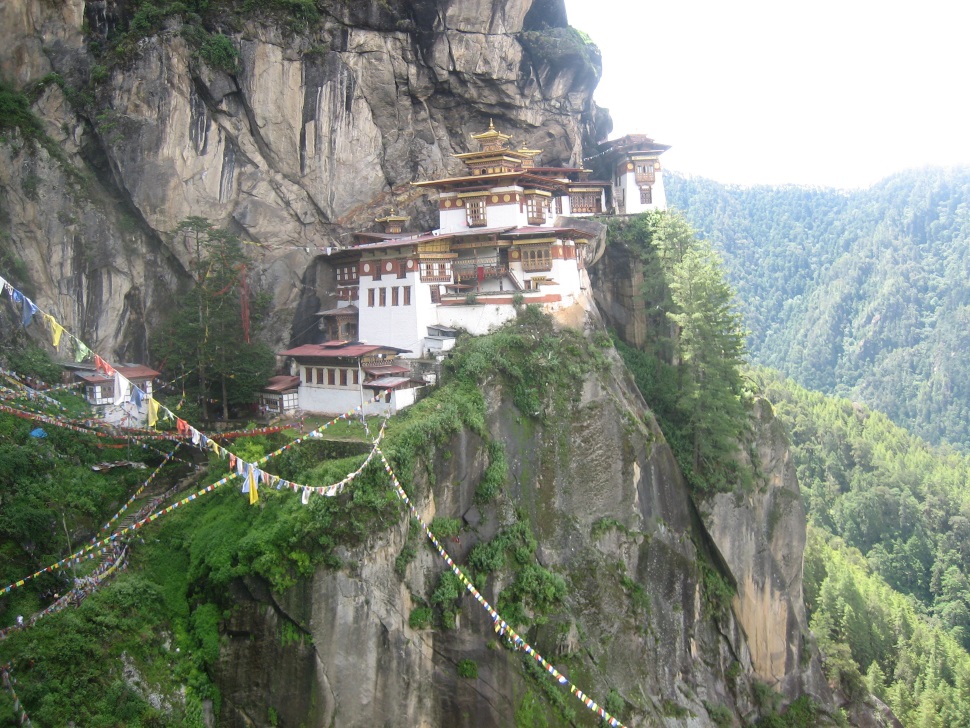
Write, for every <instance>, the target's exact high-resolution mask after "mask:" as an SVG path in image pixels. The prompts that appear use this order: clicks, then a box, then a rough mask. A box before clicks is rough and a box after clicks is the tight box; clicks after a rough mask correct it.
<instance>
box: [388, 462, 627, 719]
mask: <svg viewBox="0 0 970 728" xmlns="http://www.w3.org/2000/svg"><path fill="white" fill-rule="evenodd" d="M377 452H378V454H379V455H380V456H381V460H383V461H384V471H385V472H386V473H387V475H388V477H390V479H391V483H393V485H394V490H395V491H396V492H397V495H398V497H399V498H400V499H401V500H402V501H404V503H405V504H406V505H407V507H408V509H410V511H411V516H412V517H413V518H414V519H415V520H416V521H417V522H418V523H420V524H421V528H422V530H423V531H424V535H425V536H427V537H428V538H429V539H430V540H431V543H432V544H434V547H435V549H436V550H437V551H438V553H439V554H440V555H441V558H443V559H444V560H445V563H447V564H448V566H449V567H450V568H451V570H452V572H454V574H455V576H457V577H458V580H459V581H460V582H461V583H462V584H464V586H465V589H466V590H468V592H469V593H470V594H471V595H472V596H473V597H475V601H477V602H478V603H479V604H481V605H482V609H484V610H485V611H486V612H487V613H488V616H489V617H490V618H491V620H492V622H493V626H494V629H495V631H496V632H497V633H498V635H499V636H500V637H501V636H505V637H506V638H507V639H509V641H511V643H512V645H513V646H514V647H515V649H517V650H522V651H523V652H525V653H526V654H527V655H529V656H530V657H532V658H533V659H535V661H536V662H537V663H538V664H539V665H541V666H542V667H543V669H545V671H546V672H548V673H549V674H550V675H552V677H553V678H554V679H555V680H556V682H558V683H559V684H560V685H565V686H567V687H568V688H569V692H570V693H572V694H573V695H575V696H576V697H577V698H579V701H580V702H581V703H582V704H583V705H585V706H586V707H587V708H589V710H591V711H592V712H593V713H596V715H598V716H599V717H600V718H602V719H603V720H604V721H606V723H607V724H608V725H610V726H611V728H625V726H623V724H622V723H620V721H619V720H617V719H616V718H614V717H613V716H612V715H610V714H609V713H608V712H606V709H604V708H602V707H601V706H600V705H598V704H597V703H596V702H595V701H594V700H593V699H592V698H590V697H589V696H588V695H586V693H584V692H583V691H582V690H580V689H579V688H577V687H576V686H575V685H574V684H573V683H572V682H570V680H569V678H567V677H566V676H565V675H563V674H562V673H561V672H559V671H558V670H557V669H556V668H555V667H554V666H553V665H552V664H551V663H549V662H547V661H546V660H545V658H543V657H542V655H540V654H539V653H538V652H536V650H535V649H534V648H533V647H532V645H530V644H529V643H528V642H526V641H525V640H523V639H522V638H521V637H520V636H519V635H518V634H517V633H516V631H515V630H514V629H512V627H511V626H510V625H509V624H508V623H507V622H506V621H505V620H504V619H502V615H500V614H499V613H498V612H496V611H495V609H494V608H493V607H492V605H491V604H489V603H488V601H486V599H485V597H483V596H482V594H481V592H479V591H478V589H476V588H475V585H474V584H472V582H471V580H470V579H469V578H468V577H467V576H465V573H464V572H463V571H462V570H461V568H460V567H459V566H458V565H457V564H456V563H455V562H454V561H453V560H452V558H451V556H449V555H448V552H447V551H445V548H444V546H442V545H441V542H440V541H438V539H437V538H436V537H435V535H434V534H433V533H432V532H431V529H430V528H428V526H427V524H426V523H425V522H424V520H423V519H422V518H421V516H420V515H418V511H417V509H416V508H415V507H414V504H413V503H411V499H410V498H409V497H408V494H407V493H405V492H404V488H403V487H402V486H401V483H400V481H398V479H397V476H396V475H395V474H394V471H393V470H392V469H391V464H390V463H389V462H388V461H387V458H386V457H385V456H384V452H383V451H382V450H380V449H379V448H378V450H377Z"/></svg>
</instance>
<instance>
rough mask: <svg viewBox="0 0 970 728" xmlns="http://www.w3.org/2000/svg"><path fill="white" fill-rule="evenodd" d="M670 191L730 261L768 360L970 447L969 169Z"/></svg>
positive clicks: (755, 343)
mask: <svg viewBox="0 0 970 728" xmlns="http://www.w3.org/2000/svg"><path fill="white" fill-rule="evenodd" d="M667 194H668V199H669V201H670V203H671V205H672V206H674V207H676V208H678V209H680V210H682V211H683V212H684V214H685V215H686V217H687V218H688V220H690V222H691V223H692V224H693V225H694V226H695V227H696V228H697V229H698V230H699V231H700V233H701V234H702V235H703V236H705V237H707V238H709V239H710V240H711V241H712V242H713V243H714V244H715V246H716V247H717V248H718V249H719V250H720V251H721V252H722V254H723V255H724V258H725V263H726V267H727V270H728V273H729V276H730V278H731V280H732V282H733V284H734V285H735V286H736V288H737V290H738V300H739V303H740V305H741V308H742V310H743V312H744V315H745V321H746V324H747V326H748V328H749V329H750V336H749V339H748V343H749V349H750V352H751V356H752V358H753V359H754V360H755V361H757V362H758V363H761V364H764V365H767V366H770V367H774V368H776V369H778V370H780V371H782V372H784V373H785V374H787V375H789V376H791V377H793V378H794V379H796V380H797V381H798V382H799V383H801V384H802V385H803V386H806V387H809V388H814V389H819V390H822V391H825V392H829V393H834V394H838V395H841V396H847V397H853V398H857V399H860V400H863V401H864V402H866V403H867V404H868V405H869V406H871V407H873V408H876V409H879V410H882V411H884V412H886V413H887V414H889V416H890V417H892V418H893V419H894V420H895V421H897V422H899V423H901V424H904V425H905V426H907V427H908V428H909V429H911V430H912V431H913V432H914V433H916V434H918V435H920V436H921V437H923V438H925V439H927V440H929V441H931V442H935V443H940V442H950V443H952V444H953V445H955V446H957V447H959V448H961V449H963V450H968V449H970V363H968V362H967V354H968V352H970V169H968V168H954V169H940V168H926V169H921V170H911V171H907V172H902V173H899V174H896V175H893V176H891V177H889V178H887V179H885V180H883V181H882V182H880V183H878V184H876V185H873V186H872V187H870V188H868V189H865V190H850V191H841V190H835V189H825V188H806V187H795V186H784V187H769V186H759V187H736V186H727V185H722V184H719V183H716V182H713V181H711V180H706V179H701V178H686V177H682V176H677V175H673V174H671V175H669V182H668V189H667Z"/></svg>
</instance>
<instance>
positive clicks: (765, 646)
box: [217, 361, 831, 727]
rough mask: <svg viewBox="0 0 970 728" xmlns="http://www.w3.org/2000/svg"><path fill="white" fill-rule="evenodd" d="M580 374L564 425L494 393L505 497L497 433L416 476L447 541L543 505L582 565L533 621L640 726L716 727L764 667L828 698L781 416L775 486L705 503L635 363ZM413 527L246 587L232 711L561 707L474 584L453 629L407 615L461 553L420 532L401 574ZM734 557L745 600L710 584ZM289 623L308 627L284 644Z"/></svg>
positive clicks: (496, 580) (477, 715)
mask: <svg viewBox="0 0 970 728" xmlns="http://www.w3.org/2000/svg"><path fill="white" fill-rule="evenodd" d="M576 387H577V388H578V391H581V394H580V396H579V397H578V398H577V401H576V403H575V406H573V407H572V408H571V409H570V410H569V411H568V412H567V413H560V415H559V416H556V417H552V418H549V420H548V422H547V424H546V425H536V424H533V421H532V420H531V419H530V418H529V417H528V416H527V415H524V414H523V413H521V412H519V411H518V410H517V409H516V408H515V406H514V404H513V403H512V402H511V400H510V398H509V397H508V396H507V395H506V394H505V393H504V392H503V390H502V388H501V387H495V388H494V389H492V390H491V391H490V392H489V393H488V395H487V401H488V417H487V423H488V435H489V436H490V437H493V438H495V439H496V440H497V441H499V442H501V443H502V444H503V446H504V448H505V453H506V457H507V459H508V462H509V481H508V485H507V486H506V489H505V492H504V494H503V496H502V497H500V499H499V500H498V501H497V503H496V504H494V505H490V506H487V507H483V508H479V507H478V506H476V505H475V503H474V493H475V488H476V486H477V484H478V482H479V480H480V478H481V476H482V473H483V471H484V469H485V466H486V463H487V456H486V454H485V451H486V448H485V445H484V442H483V440H482V439H481V438H479V437H478V436H476V435H474V434H472V433H469V432H464V433H461V434H460V435H457V436H455V437H454V438H453V439H452V441H450V442H447V443H443V444H442V445H441V446H440V447H439V449H438V450H437V452H436V454H435V456H434V457H433V458H432V462H431V463H430V473H429V474H428V475H426V476H423V477H422V478H420V479H419V481H418V483H417V484H416V490H417V492H418V495H417V497H416V501H417V503H418V507H419V510H420V512H421V513H422V516H423V518H424V520H425V521H426V522H428V523H430V522H431V521H432V519H433V518H434V517H450V518H458V519H462V523H463V525H464V527H465V530H464V531H463V532H462V534H461V538H460V542H456V541H453V540H449V541H448V542H447V548H448V549H449V551H450V552H451V554H452V556H453V557H454V558H455V560H456V561H457V562H459V563H462V562H464V561H465V558H466V557H467V555H468V554H469V552H470V550H471V549H472V548H473V547H474V546H475V545H476V544H477V543H480V542H486V541H489V540H490V539H492V538H493V537H494V536H495V534H496V532H498V531H499V530H500V529H501V528H502V527H504V526H507V525H508V524H509V523H510V522H512V521H515V520H517V519H522V520H524V521H526V522H527V523H528V524H529V525H530V528H531V529H532V531H533V532H534V533H535V536H536V539H537V541H538V543H539V547H538V550H537V552H536V559H537V562H538V563H539V564H540V565H541V566H543V567H544V568H546V569H549V570H550V571H553V572H555V573H558V574H561V575H562V576H563V577H564V578H565V581H566V585H567V597H566V600H565V607H564V609H563V610H562V611H561V612H560V613H557V614H556V615H554V616H552V617H550V618H549V621H548V622H546V623H542V620H539V624H538V626H534V627H532V628H531V629H530V630H529V631H528V632H527V633H525V636H526V638H527V639H529V640H530V641H531V642H532V644H533V645H534V646H536V648H537V649H538V650H539V651H540V652H541V653H543V654H544V655H545V656H546V657H547V659H550V660H551V661H553V662H554V663H556V664H557V666H558V667H559V668H560V669H562V670H563V671H564V672H565V674H567V675H568V676H569V677H570V678H571V679H572V680H573V681H574V682H576V683H577V684H579V686H580V687H581V688H582V689H583V690H585V691H587V692H588V693H589V694H590V695H592V696H593V697H594V698H596V699H597V700H598V701H600V702H601V704H602V702H603V700H604V699H605V698H606V696H607V695H608V694H611V693H610V691H611V690H612V691H614V693H613V694H614V695H615V698H614V701H613V702H614V705H620V706H622V707H621V708H620V714H621V716H622V717H623V718H624V719H625V721H626V723H627V724H628V725H631V726H643V725H654V724H656V723H657V722H658V721H661V720H663V719H664V718H672V717H677V716H686V715H688V711H689V714H691V715H693V716H694V718H693V719H692V721H691V725H696V726H711V725H716V723H715V722H714V721H713V719H712V717H711V714H710V713H709V712H708V706H725V707H726V708H727V709H728V710H730V711H731V713H733V714H735V715H736V716H738V717H739V718H740V717H749V718H750V717H751V716H752V715H755V714H756V710H757V708H756V705H755V702H754V698H753V691H752V684H753V683H752V679H758V680H761V681H765V682H770V683H771V684H773V685H774V686H776V687H777V688H779V689H782V690H784V691H785V692H786V693H788V695H789V696H790V697H794V696H796V695H800V694H803V693H806V692H807V693H809V694H812V695H814V696H815V697H816V698H817V699H819V700H820V701H822V702H823V703H825V704H830V703H831V696H830V694H829V693H828V690H827V687H826V685H825V683H824V680H823V679H822V677H821V673H820V671H819V669H818V664H817V660H816V659H804V660H803V659H801V650H802V642H801V638H802V636H803V635H804V634H807V625H806V624H805V617H804V610H803V608H802V607H801V606H800V599H801V547H802V545H803V544H804V533H805V526H804V518H801V519H800V518H799V515H800V514H799V511H798V508H797V507H792V506H791V501H790V500H789V497H790V496H791V495H792V494H794V496H795V503H796V504H797V484H796V483H795V481H794V479H793V478H792V477H791V471H790V466H789V465H788V464H787V455H786V450H785V448H784V447H783V443H781V442H779V441H778V440H777V434H778V433H777V426H776V425H775V424H774V423H773V421H772V418H771V417H770V415H769V414H767V413H762V415H761V416H760V417H759V419H758V421H757V431H758V432H759V444H760V445H762V446H763V450H764V454H765V455H767V456H768V457H767V458H766V459H765V461H764V463H765V468H766V470H765V473H764V475H765V482H764V483H763V487H762V490H760V491H758V492H756V493H752V494H750V495H749V496H747V497H746V498H744V499H738V500H731V497H728V496H726V497H725V500H723V501H722V500H721V499H720V498H718V499H716V500H715V501H714V502H711V503H709V505H710V513H705V515H704V516H703V517H702V516H701V515H700V514H699V513H698V511H697V509H696V507H695V505H694V502H693V500H692V498H691V496H690V494H689V492H688V489H687V487H686V485H685V483H684V481H683V479H682V477H681V476H680V473H679V470H678V469H677V466H676V463H675V461H674V458H673V456H672V454H671V452H670V450H669V448H668V447H667V445H666V443H665V442H664V440H663V436H662V434H661V433H660V431H659V430H658V429H657V427H656V424H655V422H654V421H653V418H652V416H651V415H650V413H649V410H648V409H647V408H646V406H645V404H644V402H643V401H642V400H641V399H640V397H639V395H638V393H637V392H636V390H635V388H634V387H633V386H632V384H631V383H630V382H629V381H628V379H627V378H626V375H625V374H624V373H623V369H622V364H621V363H619V362H618V361H615V362H614V363H613V366H612V367H611V368H610V369H609V371H608V373H605V374H604V373H603V372H599V373H594V374H590V375H588V376H587V377H586V378H585V379H584V380H583V381H578V382H576ZM419 471H422V472H423V466H422V467H419ZM778 503H782V504H786V505H787V509H786V510H785V511H784V513H782V514H781V515H780V516H779V517H778V519H777V521H776V522H775V527H776V532H775V538H774V539H773V538H772V536H771V534H770V533H767V532H766V529H765V527H764V523H765V522H766V520H770V519H768V518H767V517H766V516H765V513H764V510H765V509H766V508H773V507H775V505H776V504H778ZM402 515H403V514H402ZM788 529H791V530H788ZM782 532H784V533H785V534H786V537H783V536H782V535H781V534H782ZM407 539H408V527H407V523H406V518H404V517H402V519H401V524H400V525H399V526H396V527H394V528H393V529H392V530H391V531H390V532H388V533H383V534H375V535H374V537H373V538H372V539H371V540H370V542H369V543H368V544H367V545H366V546H365V547H363V548H361V549H356V550H351V551H347V552H345V553H343V554H342V559H343V561H344V562H345V564H347V565H348V566H346V567H345V568H343V569H340V570H337V571H334V570H319V571H318V572H317V573H316V575H315V577H314V578H313V580H312V582H311V583H306V584H303V585H301V586H299V587H297V588H295V589H293V590H292V591H291V592H289V593H287V594H285V595H282V596H281V597H276V598H274V597H272V596H271V595H269V594H268V593H267V592H266V591H265V590H264V589H262V588H261V587H260V586H259V585H258V584H252V583H247V585H246V588H245V589H243V588H241V590H240V594H239V595H237V596H238V598H237V603H238V604H240V605H241V607H240V608H239V609H238V610H237V612H236V613H235V615H234V616H233V617H232V619H231V620H230V623H229V624H228V630H227V631H228V635H229V641H228V644H227V645H226V646H225V647H224V649H223V653H222V659H221V662H220V664H221V668H220V671H219V675H218V678H217V679H218V682H219V685H220V690H221V691H222V694H223V715H222V724H223V725H227V726H244V725H253V724H255V725H265V724H266V723H265V722H263V720H262V716H263V715H265V712H266V706H272V707H273V709H274V711H275V712H276V714H277V715H278V716H279V718H280V721H281V723H280V724H281V725H291V724H292V725H296V724H300V723H301V722H302V723H305V724H306V725H319V726H328V725H341V726H369V725H375V724H380V725H385V726H445V725H447V726H469V727H470V726H510V725H516V724H522V725H541V724H543V723H528V722H521V723H518V722H517V721H522V720H524V718H523V715H525V714H526V713H528V712H529V711H531V710H534V711H536V712H537V714H538V715H540V716H541V714H545V713H549V714H548V715H547V718H548V719H549V720H550V721H552V722H551V723H550V724H551V725H559V724H563V722H562V721H563V717H562V715H561V714H556V713H555V712H554V711H552V709H551V708H550V707H549V705H550V703H548V702H547V701H546V698H538V699H537V696H541V695H542V694H543V691H542V688H541V687H540V686H539V685H538V684H537V683H536V682H535V681H534V679H533V678H530V677H528V675H527V671H526V670H525V669H524V666H523V662H522V660H521V659H520V655H519V654H516V653H512V652H510V651H509V650H508V649H506V648H504V647H501V646H499V644H498V643H497V642H496V636H495V634H494V632H493V631H492V629H491V627H492V625H491V621H490V620H489V619H488V617H487V615H486V614H485V613H484V611H483V610H482V609H481V607H480V606H479V605H478V604H477V603H476V602H475V601H474V599H472V598H471V597H470V596H468V595H467V594H466V595H464V596H463V597H462V599H461V608H460V612H459V614H458V618H457V626H456V628H455V629H435V630H430V629H412V628H411V626H409V614H410V613H411V610H412V609H414V608H415V607H416V606H419V605H420V604H421V601H420V600H421V599H427V598H428V597H429V596H430V594H431V592H432V591H433V590H434V588H435V585H436V583H437V579H438V577H439V575H440V574H441V573H442V572H443V571H445V570H446V566H445V564H444V563H443V561H442V560H441V558H440V556H439V555H438V554H437V553H436V552H435V551H433V550H432V549H430V548H425V547H424V546H423V545H422V546H420V547H419V548H418V550H417V557H416V558H415V560H414V561H412V562H411V563H410V564H409V565H408V566H407V569H406V571H405V573H404V575H403V577H402V576H401V575H400V574H399V573H398V572H396V571H395V559H396V558H397V556H398V555H399V554H400V553H401V552H402V550H403V549H404V548H405V544H406V541H407ZM718 569H726V571H725V572H723V573H724V574H725V575H724V576H723V577H718V578H721V579H723V580H724V581H725V582H731V581H733V582H735V583H736V584H737V596H736V598H735V599H734V601H733V603H728V602H718V600H717V598H716V596H715V595H714V593H713V591H712V586H711V580H712V576H711V574H712V573H716V572H717V571H718ZM510 579H511V577H510V576H509V575H507V574H506V575H504V576H502V575H500V576H498V577H496V576H494V575H493V576H492V577H490V578H489V579H488V582H487V584H486V585H485V586H484V588H482V593H483V595H484V596H485V597H486V599H488V600H489V601H490V602H491V603H492V604H496V603H498V594H499V592H501V590H502V589H504V588H506V587H508V586H509V583H510ZM715 580H716V579H715ZM282 623H290V624H292V625H293V626H294V628H295V629H296V630H298V632H299V633H300V634H301V635H302V636H303V638H304V639H303V641H302V642H300V643H295V642H293V643H290V644H288V645H283V644H281V643H280V641H279V639H278V638H277V637H276V635H278V634H279V633H280V630H281V627H280V625H281V624H282ZM804 650H805V654H806V655H810V654H811V650H810V649H809V648H807V647H805V648H804ZM463 660H472V661H474V662H475V663H476V665H477V670H478V678H477V679H466V678H463V677H461V676H460V675H459V673H458V664H459V663H460V662H461V661H463ZM552 690H553V691H554V692H555V691H557V690H562V689H561V688H559V687H558V686H552ZM562 697H563V704H564V705H565V706H566V707H567V708H572V709H573V710H574V711H575V714H576V716H577V718H576V720H577V721H578V724H580V725H586V724H589V725H592V724H593V722H592V720H591V718H590V716H587V715H585V714H584V710H583V708H582V706H581V705H580V704H579V703H578V702H575V704H573V703H574V699H573V698H571V697H570V696H569V695H568V693H566V692H565V691H562ZM530 706H531V707H530ZM536 706H538V707H536ZM536 719H537V720H538V718H536ZM249 721H252V723H251V722H249Z"/></svg>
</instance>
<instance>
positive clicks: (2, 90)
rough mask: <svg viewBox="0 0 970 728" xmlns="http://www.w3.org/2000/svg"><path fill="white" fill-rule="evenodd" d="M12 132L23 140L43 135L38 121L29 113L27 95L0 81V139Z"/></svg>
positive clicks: (31, 112) (32, 113)
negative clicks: (16, 133) (17, 133)
mask: <svg viewBox="0 0 970 728" xmlns="http://www.w3.org/2000/svg"><path fill="white" fill-rule="evenodd" d="M13 130H17V131H19V132H20V133H21V134H22V135H23V137H24V138H25V139H37V138H38V137H40V136H41V135H42V134H43V127H42V126H41V123H40V119H38V118H37V116H36V115H35V114H34V112H33V111H31V109H30V99H29V98H27V95H26V94H24V93H23V92H20V91H17V90H16V89H14V88H13V87H12V86H10V85H8V84H7V83H6V82H4V81H2V80H0V138H3V137H4V136H5V132H8V131H13Z"/></svg>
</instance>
